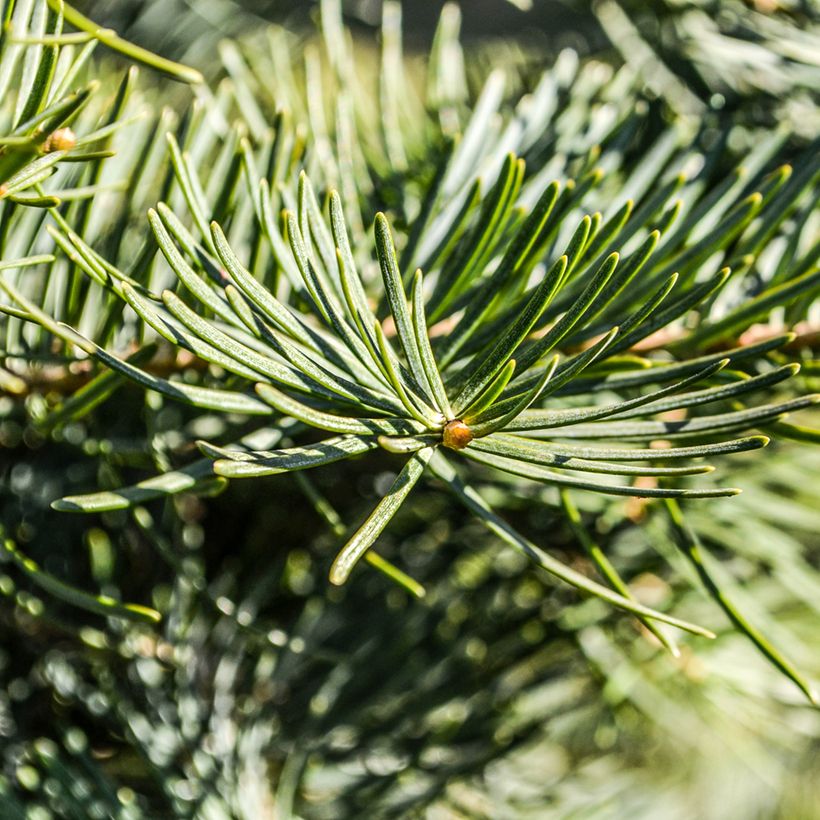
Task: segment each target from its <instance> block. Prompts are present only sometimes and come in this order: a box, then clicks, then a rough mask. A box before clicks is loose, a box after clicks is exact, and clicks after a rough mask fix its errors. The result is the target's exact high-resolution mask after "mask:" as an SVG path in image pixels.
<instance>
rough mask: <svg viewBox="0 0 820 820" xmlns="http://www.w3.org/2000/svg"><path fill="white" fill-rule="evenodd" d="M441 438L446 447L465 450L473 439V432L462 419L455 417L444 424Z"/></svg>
mask: <svg viewBox="0 0 820 820" xmlns="http://www.w3.org/2000/svg"><path fill="white" fill-rule="evenodd" d="M441 439H442V443H443V444H444V446H445V447H449V448H450V449H451V450H463V449H464V448H465V447H466V446H467V445H468V444H469V443H470V442H471V441H472V440H473V434H472V431H471V430H470V428H469V427H468V426H467V425H466V424H465V423H464V422H463V421H462V420H461V419H453V420H452V421H448V422H447V424H446V425H445V426H444V432H443V434H442V437H441Z"/></svg>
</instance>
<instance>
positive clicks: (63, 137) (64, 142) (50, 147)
mask: <svg viewBox="0 0 820 820" xmlns="http://www.w3.org/2000/svg"><path fill="white" fill-rule="evenodd" d="M76 144H77V137H76V135H75V134H74V132H73V131H72V130H71V129H70V128H58V129H57V130H56V131H53V132H52V133H51V134H49V135H48V136H47V137H46V141H45V142H44V143H43V151H44V152H45V153H46V154H50V153H51V152H52V151H70V150H71V149H72V148H73V147H74V146H75V145H76Z"/></svg>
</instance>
